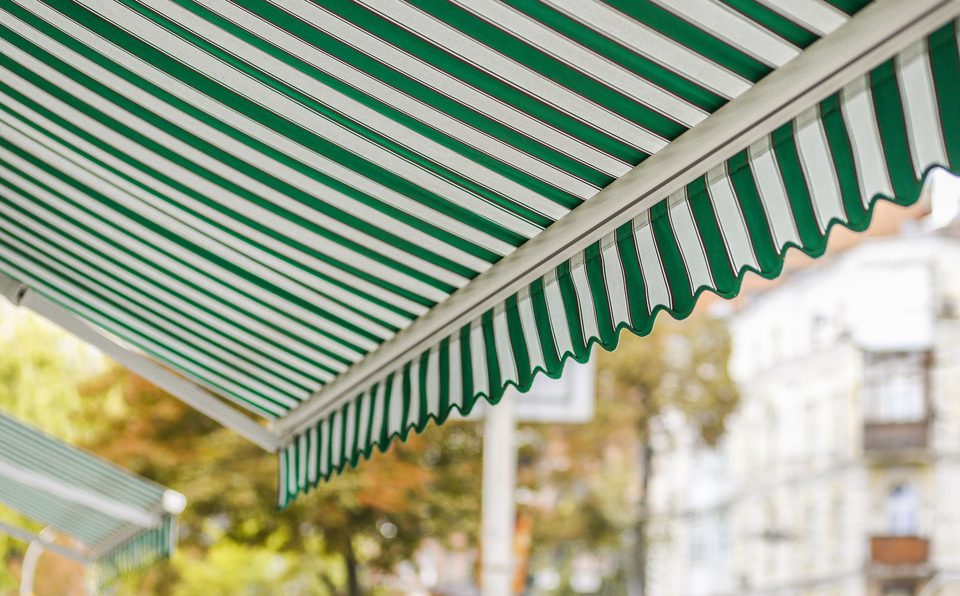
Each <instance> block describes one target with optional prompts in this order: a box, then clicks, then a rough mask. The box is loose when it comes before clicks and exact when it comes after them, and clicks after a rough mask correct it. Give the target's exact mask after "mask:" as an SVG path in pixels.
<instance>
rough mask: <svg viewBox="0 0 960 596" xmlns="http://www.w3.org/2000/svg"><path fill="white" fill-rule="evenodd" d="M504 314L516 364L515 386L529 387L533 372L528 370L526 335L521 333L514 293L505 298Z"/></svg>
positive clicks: (528, 357) (518, 310)
mask: <svg viewBox="0 0 960 596" xmlns="http://www.w3.org/2000/svg"><path fill="white" fill-rule="evenodd" d="M504 316H506V318H507V331H508V334H509V336H510V349H511V350H512V352H513V360H514V362H515V363H516V366H517V386H518V387H520V388H521V389H522V388H525V387H529V386H530V383H531V382H532V381H533V374H532V371H531V370H530V366H531V365H530V353H529V349H530V348H529V347H528V346H527V340H526V337H525V336H524V335H523V324H522V323H521V320H520V307H519V306H518V303H517V295H516V294H513V295H511V296H510V297H509V298H507V300H506V303H505V308H504ZM500 349H501V350H503V349H506V346H501V347H500Z"/></svg>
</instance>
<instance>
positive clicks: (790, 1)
mask: <svg viewBox="0 0 960 596" xmlns="http://www.w3.org/2000/svg"><path fill="white" fill-rule="evenodd" d="M760 2H762V3H763V4H766V5H767V6H769V7H770V8H772V9H773V10H774V11H776V12H779V13H780V14H782V15H783V16H785V17H787V18H789V19H790V20H792V21H794V22H795V23H798V24H800V25H802V26H803V27H804V28H805V29H809V30H810V31H813V32H814V33H817V34H819V35H827V34H828V33H832V32H833V31H834V29H837V28H838V27H840V26H841V25H843V24H844V23H846V22H847V15H845V14H844V13H843V12H842V11H841V10H840V9H838V8H834V7H833V6H831V5H829V4H827V3H826V2H823V0H760Z"/></svg>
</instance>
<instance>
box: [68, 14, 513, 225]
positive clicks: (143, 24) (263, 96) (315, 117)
mask: <svg viewBox="0 0 960 596" xmlns="http://www.w3.org/2000/svg"><path fill="white" fill-rule="evenodd" d="M83 2H84V3H85V4H86V5H87V7H88V8H89V9H90V10H91V11H93V12H96V13H97V14H100V15H101V16H103V17H104V18H106V19H108V20H110V21H112V22H114V23H115V24H116V25H117V26H119V27H122V28H123V29H125V30H126V31H128V32H130V33H131V34H133V35H136V36H137V37H139V38H140V39H143V40H145V41H147V42H149V43H152V44H154V45H156V46H158V47H160V48H162V49H163V51H164V52H165V53H166V54H168V55H170V56H171V57H174V58H177V59H179V60H181V61H182V62H183V63H184V64H187V65H190V66H191V67H192V68H195V69H198V70H200V71H202V72H204V73H216V74H215V78H216V80H217V81H218V82H219V83H220V84H222V85H224V86H227V87H229V88H231V89H233V90H235V91H236V92H237V93H240V94H242V95H245V96H246V97H247V98H248V99H250V100H251V101H254V102H256V103H258V104H260V105H261V106H262V107H264V108H266V109H269V110H271V111H272V112H274V113H275V114H277V115H279V116H281V117H283V118H285V119H287V120H289V121H290V122H293V123H296V124H297V125H299V126H300V127H301V128H305V129H307V130H310V131H311V132H312V133H313V134H315V135H317V136H319V137H321V138H324V139H327V140H329V141H331V142H333V143H336V144H337V145H340V146H341V147H343V148H344V149H347V150H348V151H351V152H353V153H355V154H357V155H360V156H361V157H364V158H365V159H368V160H369V161H371V162H373V163H376V164H377V165H379V166H380V167H383V168H385V169H387V170H390V171H392V172H394V173H396V174H397V175H399V176H401V177H403V178H405V179H407V180H409V181H411V182H413V183H414V184H417V185H418V186H420V187H422V188H424V189H427V190H430V191H431V192H434V193H436V194H438V195H440V196H441V197H444V198H446V199H447V200H450V201H451V202H454V203H460V204H463V205H464V206H465V207H467V208H469V209H471V210H472V211H477V212H484V213H486V214H487V215H488V217H490V218H491V219H494V221H500V222H501V223H503V224H504V225H510V224H507V223H506V222H507V221H510V217H511V216H510V215H509V214H508V213H506V212H504V211H503V210H501V209H499V208H497V207H495V206H493V205H491V204H489V203H487V202H486V201H484V200H483V199H481V198H480V197H478V196H476V195H473V194H471V193H469V192H467V191H465V190H463V189H462V188H460V187H459V186H456V185H455V184H453V183H450V182H448V181H447V180H445V179H444V178H441V177H439V176H436V175H434V174H432V173H430V172H428V171H426V170H424V169H422V168H420V167H419V166H416V165H414V164H413V163H412V162H410V161H407V160H406V159H404V158H402V157H400V156H399V155H397V154H395V153H393V152H390V151H386V150H384V149H383V148H381V147H380V146H379V145H377V144H375V143H372V142H370V141H368V140H367V139H365V138H363V137H362V136H360V135H356V134H354V133H353V132H352V131H350V130H348V129H346V128H344V127H343V126H341V125H340V124H338V123H336V122H334V121H331V120H328V119H326V118H324V117H322V116H320V115H319V114H318V113H316V112H314V111H312V110H310V109H308V108H306V107H305V106H303V105H301V104H299V103H295V102H293V101H291V100H290V98H288V97H287V96H285V95H284V94H283V93H281V92H279V91H277V90H274V89H272V88H270V87H268V86H266V85H262V84H260V83H259V82H257V81H255V80H253V79H252V78H250V77H248V76H247V75H245V74H243V73H240V72H238V71H236V70H233V69H231V68H229V67H227V66H226V65H225V64H224V63H223V62H221V61H219V60H217V59H215V58H213V57H212V56H210V55H209V54H207V53H205V52H203V51H202V50H200V49H198V48H196V47H194V46H192V45H190V44H188V43H186V42H185V41H184V40H183V39H182V38H180V37H178V36H177V35H175V34H173V33H170V32H169V31H166V30H165V29H162V28H160V27H158V26H157V25H156V24H154V23H153V22H151V21H149V20H148V19H146V18H145V17H142V16H140V15H139V14H137V13H135V12H134V11H132V10H129V9H126V8H123V7H120V6H119V5H117V4H109V5H99V4H95V5H94V6H91V4H94V3H92V2H90V0H83ZM298 72H299V71H298ZM518 231H519V230H518Z"/></svg>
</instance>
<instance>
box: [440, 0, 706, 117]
mask: <svg viewBox="0 0 960 596" xmlns="http://www.w3.org/2000/svg"><path fill="white" fill-rule="evenodd" d="M452 1H453V2H454V3H455V4H457V5H458V6H460V7H461V8H463V9H464V10H468V11H470V12H472V13H473V14H475V15H476V16H478V17H480V18H481V19H483V20H485V21H488V22H491V23H494V24H495V25H496V26H497V27H499V28H501V29H504V30H506V31H509V32H510V33H512V34H514V35H515V36H517V37H519V38H521V39H523V40H524V41H526V42H528V43H529V44H531V45H533V46H534V47H536V48H537V49H539V50H541V51H543V52H545V53H547V54H550V55H551V56H553V57H554V58H556V59H557V60H559V61H561V62H563V63H565V64H567V65H568V66H570V67H572V68H575V69H577V70H579V71H580V72H581V73H583V74H585V75H586V76H588V77H591V78H593V79H595V80H597V81H599V82H601V83H602V84H604V85H607V86H609V87H612V88H614V89H616V90H618V91H620V92H621V93H623V94H624V95H626V96H628V97H631V98H633V99H634V100H635V101H637V102H639V103H642V104H644V105H646V106H648V107H650V108H652V109H654V110H656V111H658V112H660V113H661V114H665V115H666V116H668V117H670V118H671V119H673V120H676V121H677V122H679V123H681V124H683V125H684V126H686V127H687V128H690V127H692V126H694V125H695V124H697V123H699V122H700V121H701V120H703V119H704V118H706V117H707V115H708V114H707V113H706V112H705V111H703V110H702V109H700V108H699V107H697V106H695V105H693V104H690V103H689V102H687V101H686V100H685V99H683V98H681V97H677V96H676V95H674V94H672V93H670V92H669V91H666V90H664V89H662V88H660V87H658V86H656V85H655V84H653V83H651V82H650V81H648V80H646V79H644V78H642V77H639V76H637V75H635V74H634V73H632V72H630V71H629V70H627V69H625V68H623V67H621V66H620V65H618V64H616V63H614V62H611V61H610V60H608V59H607V58H605V57H603V56H601V55H600V54H598V53H596V52H593V51H592V50H590V49H588V48H586V47H584V46H582V45H579V44H576V43H574V42H572V41H570V40H569V39H568V38H566V37H563V36H562V35H560V34H558V33H557V32H556V31H554V30H553V29H551V28H549V27H546V26H544V25H541V24H540V23H539V22H538V21H536V20H535V19H532V18H530V17H528V16H527V15H525V14H524V13H522V12H520V11H519V10H516V9H515V8H513V7H510V6H507V5H506V4H501V3H499V2H493V1H492V0H452Z"/></svg>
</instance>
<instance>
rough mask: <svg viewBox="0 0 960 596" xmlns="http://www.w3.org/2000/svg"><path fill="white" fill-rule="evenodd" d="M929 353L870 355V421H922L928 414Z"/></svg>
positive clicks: (866, 384)
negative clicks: (926, 401)
mask: <svg viewBox="0 0 960 596" xmlns="http://www.w3.org/2000/svg"><path fill="white" fill-rule="evenodd" d="M926 376H927V375H926V353H925V352H887V353H868V354H867V355H866V362H865V370H864V380H863V406H864V418H865V420H866V421H868V422H887V423H893V422H918V421H921V420H923V418H924V417H925V415H926V404H925V395H926Z"/></svg>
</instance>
